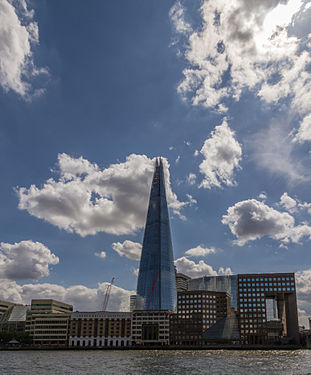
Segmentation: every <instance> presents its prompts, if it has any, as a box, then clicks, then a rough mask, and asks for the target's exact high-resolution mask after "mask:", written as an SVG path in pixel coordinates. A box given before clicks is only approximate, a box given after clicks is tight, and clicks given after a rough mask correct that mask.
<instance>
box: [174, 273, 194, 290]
mask: <svg viewBox="0 0 311 375" xmlns="http://www.w3.org/2000/svg"><path fill="white" fill-rule="evenodd" d="M188 280H191V277H189V276H187V275H184V274H183V273H180V272H176V289H177V293H178V292H185V291H186V290H188Z"/></svg>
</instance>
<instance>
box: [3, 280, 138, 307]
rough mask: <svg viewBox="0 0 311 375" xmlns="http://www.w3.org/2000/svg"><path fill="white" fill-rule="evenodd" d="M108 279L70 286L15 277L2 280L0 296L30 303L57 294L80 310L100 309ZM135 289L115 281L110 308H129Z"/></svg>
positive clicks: (17, 301) (56, 296)
mask: <svg viewBox="0 0 311 375" xmlns="http://www.w3.org/2000/svg"><path fill="white" fill-rule="evenodd" d="M108 284H109V283H108V282H103V283H99V284H98V286H97V288H88V287H86V286H84V285H72V286H69V287H67V288H65V287H63V286H61V285H57V284H48V283H42V284H24V285H18V284H17V283H16V282H14V281H9V280H5V279H3V280H1V281H0V299H4V300H9V301H12V302H16V303H24V304H30V301H31V299H35V298H54V299H56V300H59V301H63V302H66V303H70V304H72V305H73V306H74V309H76V310H79V311H96V310H97V311H98V310H100V309H101V308H102V305H103V302H104V298H105V293H106V289H107V286H108ZM134 293H135V292H134V291H131V290H126V289H123V288H120V287H118V286H115V285H113V286H112V288H111V293H110V297H109V304H108V311H129V299H130V295H131V294H134Z"/></svg>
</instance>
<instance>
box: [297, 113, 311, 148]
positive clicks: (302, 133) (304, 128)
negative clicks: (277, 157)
mask: <svg viewBox="0 0 311 375" xmlns="http://www.w3.org/2000/svg"><path fill="white" fill-rule="evenodd" d="M293 140H294V141H295V142H298V143H303V142H305V141H311V113H310V114H308V115H307V116H306V117H304V118H303V120H302V121H301V123H300V127H299V129H298V132H297V134H296V135H295V137H294V139H293Z"/></svg>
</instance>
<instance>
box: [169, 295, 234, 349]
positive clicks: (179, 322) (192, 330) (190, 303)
mask: <svg viewBox="0 0 311 375" xmlns="http://www.w3.org/2000/svg"><path fill="white" fill-rule="evenodd" d="M230 313H231V304H230V296H229V294H228V293H225V292H213V291H204V290H197V291H186V292H179V293H178V300H177V313H176V314H172V315H171V316H170V343H171V344H173V345H201V344H202V334H203V332H204V331H205V330H207V329H208V328H209V327H211V326H213V325H215V324H216V323H217V322H219V321H220V320H222V319H224V318H225V317H227V316H228V315H229V314H230Z"/></svg>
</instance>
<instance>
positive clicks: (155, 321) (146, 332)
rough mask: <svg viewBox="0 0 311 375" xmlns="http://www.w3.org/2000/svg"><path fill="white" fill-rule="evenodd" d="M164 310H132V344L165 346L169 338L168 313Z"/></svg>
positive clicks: (169, 313)
mask: <svg viewBox="0 0 311 375" xmlns="http://www.w3.org/2000/svg"><path fill="white" fill-rule="evenodd" d="M171 314H172V312H170V311H167V310H166V311H164V310H158V311H156V310H153V311H150V310H148V311H134V312H133V320H132V324H133V325H132V335H133V345H143V346H150V345H162V346H167V345H168V344H169V339H170V315H171Z"/></svg>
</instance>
